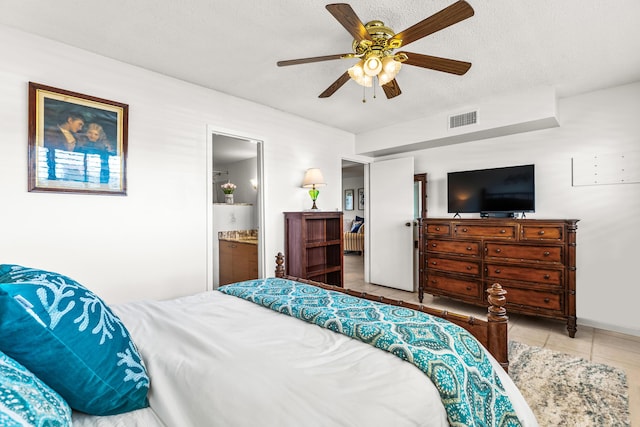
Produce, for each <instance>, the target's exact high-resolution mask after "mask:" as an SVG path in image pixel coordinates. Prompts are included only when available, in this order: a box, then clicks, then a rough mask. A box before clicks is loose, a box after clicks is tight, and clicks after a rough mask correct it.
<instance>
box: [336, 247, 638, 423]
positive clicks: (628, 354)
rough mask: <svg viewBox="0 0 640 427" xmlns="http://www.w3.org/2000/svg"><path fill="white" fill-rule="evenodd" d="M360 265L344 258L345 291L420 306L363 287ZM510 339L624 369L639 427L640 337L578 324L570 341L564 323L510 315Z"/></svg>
mask: <svg viewBox="0 0 640 427" xmlns="http://www.w3.org/2000/svg"><path fill="white" fill-rule="evenodd" d="M363 265H364V257H362V256H359V255H346V256H345V257H344V284H345V287H346V288H351V289H358V290H362V291H364V292H370V293H373V294H376V295H383V296H386V297H388V298H394V299H399V300H403V301H406V302H413V303H419V301H418V293H417V292H406V291H401V290H397V289H392V288H387V287H384V286H377V285H373V284H370V283H366V282H365V281H364V273H363V269H364V267H363ZM423 304H425V305H429V306H432V307H436V308H440V309H447V310H451V311H455V312H457V313H461V314H466V315H470V316H475V317H485V316H486V309H485V308H482V307H476V306H473V305H470V304H464V303H460V302H457V301H454V300H451V299H449V298H444V297H434V296H431V295H428V294H425V296H424V301H423ZM509 339H513V340H516V341H519V342H522V343H525V344H528V345H534V346H538V347H544V348H548V349H551V350H555V351H560V352H563V353H568V354H572V355H575V356H579V357H582V358H584V359H587V360H591V361H593V362H597V363H604V364H607V365H610V366H615V367H617V368H620V369H623V370H624V371H625V372H626V374H627V384H628V385H629V410H630V412H631V425H632V426H639V427H640V337H636V336H631V335H625V334H621V333H617V332H611V331H606V330H602V329H596V328H591V327H587V326H580V325H579V324H578V332H577V333H576V336H575V338H569V336H568V335H567V331H566V324H565V323H564V322H561V321H556V320H552V319H541V318H535V317H531V316H523V315H518V314H510V315H509Z"/></svg>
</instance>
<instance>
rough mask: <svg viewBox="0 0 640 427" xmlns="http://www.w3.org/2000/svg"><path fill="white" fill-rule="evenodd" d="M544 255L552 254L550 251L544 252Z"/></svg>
mask: <svg viewBox="0 0 640 427" xmlns="http://www.w3.org/2000/svg"><path fill="white" fill-rule="evenodd" d="M542 255H544V256H549V255H551V253H550V252H549V251H544V253H543V254H542Z"/></svg>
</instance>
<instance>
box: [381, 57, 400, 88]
mask: <svg viewBox="0 0 640 427" xmlns="http://www.w3.org/2000/svg"><path fill="white" fill-rule="evenodd" d="M401 66H402V63H401V62H398V61H396V60H395V59H394V58H393V57H392V56H386V57H384V58H383V59H382V71H380V74H378V84H379V85H380V86H384V85H386V84H387V83H389V82H390V81H391V80H393V79H395V78H396V76H397V75H398V73H399V72H400V67H401Z"/></svg>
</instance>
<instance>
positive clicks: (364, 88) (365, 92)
mask: <svg viewBox="0 0 640 427" xmlns="http://www.w3.org/2000/svg"><path fill="white" fill-rule="evenodd" d="M365 102H367V87H366V86H362V103H363V104H364V103H365Z"/></svg>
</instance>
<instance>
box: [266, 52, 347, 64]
mask: <svg viewBox="0 0 640 427" xmlns="http://www.w3.org/2000/svg"><path fill="white" fill-rule="evenodd" d="M352 56H353V54H352V53H342V54H339V55H325V56H314V57H311V58H300V59H289V60H287V61H278V63H277V64H278V67H284V66H287V65H297V64H308V63H310V62H320V61H331V60H333V59H342V58H351V57H352Z"/></svg>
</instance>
